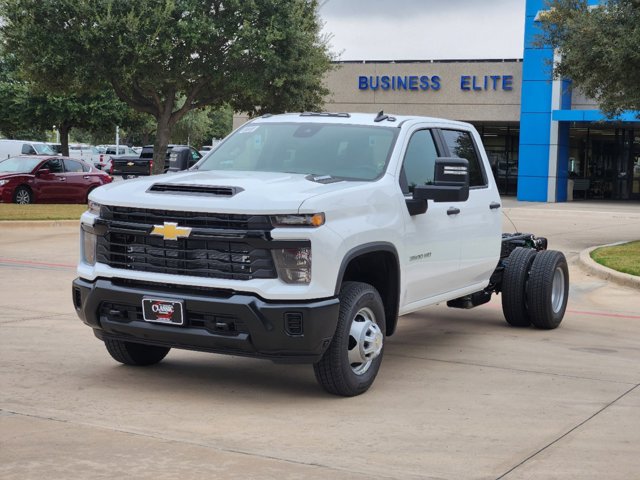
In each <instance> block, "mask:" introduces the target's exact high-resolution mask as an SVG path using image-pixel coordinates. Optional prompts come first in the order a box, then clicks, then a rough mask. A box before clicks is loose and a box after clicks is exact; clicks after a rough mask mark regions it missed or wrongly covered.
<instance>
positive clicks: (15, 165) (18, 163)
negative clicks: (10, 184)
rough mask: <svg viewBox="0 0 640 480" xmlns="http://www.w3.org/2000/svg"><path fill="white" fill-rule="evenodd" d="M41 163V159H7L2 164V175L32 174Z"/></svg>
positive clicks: (0, 165)
mask: <svg viewBox="0 0 640 480" xmlns="http://www.w3.org/2000/svg"><path fill="white" fill-rule="evenodd" d="M41 161H42V159H41V158H28V157H13V158H7V159H6V160H2V161H1V162H0V173H30V172H31V171H32V170H33V169H34V168H36V166H38V164H39V163H40V162H41Z"/></svg>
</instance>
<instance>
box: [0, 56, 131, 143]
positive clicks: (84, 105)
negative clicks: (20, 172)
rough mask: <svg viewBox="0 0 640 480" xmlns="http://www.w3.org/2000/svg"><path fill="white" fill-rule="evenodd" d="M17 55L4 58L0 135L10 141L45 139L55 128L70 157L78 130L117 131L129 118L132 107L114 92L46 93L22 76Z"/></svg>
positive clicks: (0, 81)
mask: <svg viewBox="0 0 640 480" xmlns="http://www.w3.org/2000/svg"><path fill="white" fill-rule="evenodd" d="M17 65H18V64H17V60H16V58H15V57H14V56H13V55H8V54H5V55H2V56H1V57H0V105H3V114H2V115H1V116H0V131H2V133H3V134H5V135H7V136H8V137H12V138H18V137H28V138H30V139H36V138H39V139H42V138H43V137H44V136H45V135H44V132H45V131H49V130H51V129H52V127H53V126H54V125H55V127H56V128H57V129H58V131H59V132H60V141H61V144H62V152H63V154H64V155H68V154H69V132H70V131H71V129H72V128H74V127H85V128H92V129H100V128H104V127H105V126H108V128H110V129H111V130H112V131H113V128H114V127H115V125H116V123H118V121H119V120H120V119H122V118H124V117H126V114H127V111H128V110H129V107H127V105H126V104H124V103H122V102H121V101H119V100H118V99H117V98H116V96H115V95H114V94H113V92H112V91H110V90H104V89H103V90H102V91H96V92H95V93H91V94H89V93H84V94H72V93H68V94H64V93H61V94H54V93H48V92H45V91H42V90H41V89H39V88H38V86H37V85H36V84H34V83H32V82H29V81H26V80H24V79H23V78H21V76H20V75H19V72H18V70H17Z"/></svg>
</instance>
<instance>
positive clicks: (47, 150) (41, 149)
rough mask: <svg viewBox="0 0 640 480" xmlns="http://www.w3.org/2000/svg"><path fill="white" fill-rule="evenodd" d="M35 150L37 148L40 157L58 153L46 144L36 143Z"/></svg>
mask: <svg viewBox="0 0 640 480" xmlns="http://www.w3.org/2000/svg"><path fill="white" fill-rule="evenodd" d="M33 148H35V150H36V152H37V153H38V155H55V154H56V152H55V151H54V150H53V148H51V146H50V145H47V144H46V143H34V144H33Z"/></svg>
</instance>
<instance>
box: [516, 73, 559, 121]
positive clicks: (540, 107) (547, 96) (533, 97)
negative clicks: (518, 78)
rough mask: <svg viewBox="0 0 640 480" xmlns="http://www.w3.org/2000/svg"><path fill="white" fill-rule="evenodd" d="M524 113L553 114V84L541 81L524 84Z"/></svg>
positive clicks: (522, 103) (522, 105)
mask: <svg viewBox="0 0 640 480" xmlns="http://www.w3.org/2000/svg"><path fill="white" fill-rule="evenodd" d="M520 108H521V112H522V113H546V114H547V116H548V115H549V114H550V113H551V82H550V81H548V80H541V81H537V82H532V81H528V82H522V100H521V102H520Z"/></svg>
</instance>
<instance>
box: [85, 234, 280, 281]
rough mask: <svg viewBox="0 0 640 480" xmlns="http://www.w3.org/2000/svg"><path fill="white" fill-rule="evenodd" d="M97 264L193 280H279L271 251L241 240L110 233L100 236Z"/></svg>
mask: <svg viewBox="0 0 640 480" xmlns="http://www.w3.org/2000/svg"><path fill="white" fill-rule="evenodd" d="M97 259H98V262H100V263H104V264H106V265H109V266H110V267H113V268H120V269H124V270H136V271H142V272H153V273H167V274H173V275H189V276H194V277H207V278H222V279H228V280H251V279H254V278H276V277H277V273H276V270H275V266H274V263H273V258H272V256H271V252H270V250H267V249H263V248H254V247H252V246H251V245H250V244H249V243H245V242H242V241H224V240H220V239H215V240H209V239H201V238H194V239H191V238H186V239H185V238H181V239H178V240H164V239H163V238H161V237H157V236H150V235H148V234H146V233H136V234H134V233H118V232H107V233H106V234H105V235H103V236H99V237H98V242H97Z"/></svg>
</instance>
